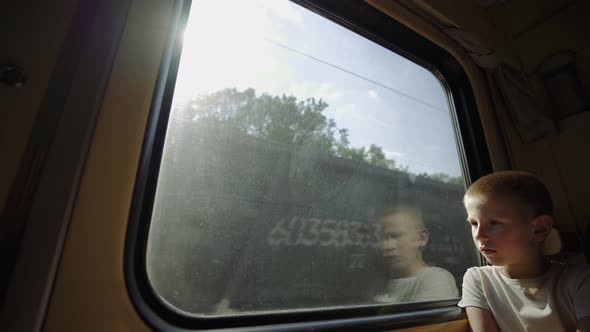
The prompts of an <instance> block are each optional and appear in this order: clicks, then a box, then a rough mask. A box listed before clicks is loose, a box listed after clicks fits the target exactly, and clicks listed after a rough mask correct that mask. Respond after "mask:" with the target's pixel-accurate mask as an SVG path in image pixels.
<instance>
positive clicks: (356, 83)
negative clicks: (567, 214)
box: [173, 0, 461, 176]
mask: <svg viewBox="0 0 590 332" xmlns="http://www.w3.org/2000/svg"><path fill="white" fill-rule="evenodd" d="M225 88H236V89H238V90H239V91H243V90H245V89H247V88H254V89H255V90H256V93H257V95H260V94H262V93H268V94H270V95H276V96H280V95H283V94H285V95H293V96H295V97H297V99H298V100H304V99H307V98H312V97H313V98H316V99H319V98H321V99H323V100H324V101H326V102H327V103H328V105H329V107H328V108H327V109H326V110H325V111H324V114H325V115H326V116H327V117H328V118H332V119H334V120H335V121H336V125H337V127H338V128H346V129H348V132H349V134H350V136H349V140H350V144H351V146H353V147H363V146H364V147H369V146H370V145H371V144H375V145H378V146H380V147H382V148H383V151H384V152H385V154H386V156H387V158H389V159H393V160H395V162H396V165H405V166H408V168H409V170H410V171H412V172H415V173H420V172H427V173H435V172H442V173H446V174H449V175H451V176H458V175H461V170H460V164H459V159H458V155H457V148H456V145H455V138H454V135H453V131H452V127H451V122H450V116H449V111H448V102H447V98H446V96H445V93H444V90H443V88H442V85H441V83H440V82H439V81H438V80H437V79H436V77H435V76H434V75H433V74H432V73H430V72H429V71H428V70H426V69H424V68H423V67H421V66H419V65H417V64H415V63H413V62H411V61H409V60H407V59H405V58H403V57H401V56H399V55H397V54H396V53H394V52H392V51H390V50H388V49H386V48H383V47H382V46H380V45H378V44H375V43H374V42H372V41H370V40H368V39H365V38H364V37H362V36H360V35H357V34H356V33H354V32H352V31H350V30H347V29H345V28H343V27H341V26H339V25H338V24H336V23H334V22H331V21H329V20H327V19H325V18H323V17H321V16H319V15H317V14H315V13H313V12H311V11H308V10H307V9H305V8H302V7H300V6H298V5H296V4H293V3H291V2H289V1H283V0H233V1H230V0H210V1H203V0H194V1H193V3H192V8H191V12H190V17H189V22H188V25H187V28H186V30H185V33H184V40H183V51H182V56H181V63H180V68H179V74H178V79H177V83H176V88H175V95H174V101H173V104H174V105H182V104H184V103H186V102H187V101H188V100H190V99H191V98H194V97H196V96H199V95H203V94H209V93H213V92H216V91H219V90H222V89H225ZM174 108H175V106H173V109H174Z"/></svg>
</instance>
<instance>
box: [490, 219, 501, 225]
mask: <svg viewBox="0 0 590 332" xmlns="http://www.w3.org/2000/svg"><path fill="white" fill-rule="evenodd" d="M490 224H491V225H500V224H502V223H501V222H499V221H498V220H491V221H490Z"/></svg>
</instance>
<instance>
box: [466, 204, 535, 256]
mask: <svg viewBox="0 0 590 332" xmlns="http://www.w3.org/2000/svg"><path fill="white" fill-rule="evenodd" d="M465 208H466V209H467V221H468V222H469V223H470V224H471V235H472V236H473V242H474V243H475V245H476V247H477V249H478V250H479V251H480V252H481V253H482V254H483V255H484V256H485V258H486V259H487V260H488V262H490V263H491V264H493V265H498V266H510V265H519V264H523V263H526V262H527V261H529V260H530V259H531V257H534V255H536V254H538V252H539V242H538V236H535V230H534V227H533V223H532V218H530V217H528V216H527V215H526V214H525V213H524V212H523V210H522V208H519V206H518V203H516V202H514V200H510V199H508V198H492V197H487V196H486V195H472V196H468V197H466V198H465Z"/></svg>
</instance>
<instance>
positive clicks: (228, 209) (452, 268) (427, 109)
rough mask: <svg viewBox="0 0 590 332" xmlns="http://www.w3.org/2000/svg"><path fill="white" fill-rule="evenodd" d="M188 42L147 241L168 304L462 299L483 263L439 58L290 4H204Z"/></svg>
mask: <svg viewBox="0 0 590 332" xmlns="http://www.w3.org/2000/svg"><path fill="white" fill-rule="evenodd" d="M228 8H231V10H228ZM183 38H184V40H183V50H182V55H181V58H180V66H179V69H178V77H177V79H176V87H175V89H174V95H173V101H172V107H171V111H170V115H169V118H168V119H167V121H168V122H167V129H166V134H165V139H164V143H163V152H162V157H161V161H159V172H158V176H157V183H156V185H155V194H154V198H153V207H152V209H151V211H150V212H151V213H150V216H149V219H150V223H149V231H148V235H147V244H146V251H145V252H146V257H145V264H146V270H147V271H146V273H147V279H148V280H149V284H150V287H151V289H152V291H153V293H154V294H155V295H156V297H157V299H158V300H159V301H161V303H163V304H165V306H166V307H167V308H169V309H170V310H172V311H174V312H176V313H180V314H182V315H184V316H189V317H197V318H207V317H211V318H215V317H226V316H241V315H251V314H256V313H268V312H277V313H281V312H301V311H309V310H312V311H313V310H316V309H322V308H332V309H334V308H348V307H359V306H375V305H394V306H393V307H395V305H400V306H401V305H404V304H408V303H429V302H432V301H438V300H449V299H451V300H452V299H457V298H458V297H459V292H458V289H460V282H461V277H462V276H463V273H464V272H465V270H466V269H467V268H468V267H469V266H473V265H477V264H478V258H477V255H476V252H475V250H474V248H473V245H472V243H471V240H470V234H469V230H468V228H467V226H466V223H465V222H464V219H465V215H464V211H463V208H462V203H461V202H462V195H463V193H464V188H465V180H464V176H463V171H462V169H464V168H462V167H463V166H464V164H463V163H464V161H463V160H462V156H461V155H460V153H459V151H460V149H461V146H462V145H461V144H462V142H460V140H458V139H457V138H456V135H455V132H456V127H454V126H455V123H454V109H453V103H454V101H453V100H452V99H451V97H450V93H449V91H448V89H447V88H446V86H445V85H444V84H443V83H441V80H439V78H438V76H437V75H434V74H433V72H432V70H431V69H430V68H429V67H428V66H426V65H424V64H422V63H419V62H415V61H410V60H409V59H408V58H407V57H403V56H400V55H399V54H397V53H396V52H393V51H392V50H391V49H389V48H386V47H383V46H381V45H380V44H378V43H375V42H374V41H372V40H369V39H367V38H365V37H363V36H361V35H359V34H357V33H355V32H353V31H351V30H349V29H346V28H344V27H342V26H341V25H339V24H336V23H334V22H333V21H331V20H328V19H326V18H324V17H322V16H320V15H317V14H316V13H314V12H312V11H309V10H308V9H306V8H304V7H301V6H299V5H297V4H294V3H291V2H288V1H275V0H268V1H255V0H252V1H244V0H239V1H225V0H224V1H220V0H210V1H204V0H203V1H194V2H193V4H192V7H191V10H190V16H189V19H188V24H187V27H186V30H185V32H184V37H183Z"/></svg>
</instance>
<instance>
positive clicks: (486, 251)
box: [479, 248, 496, 255]
mask: <svg viewBox="0 0 590 332" xmlns="http://www.w3.org/2000/svg"><path fill="white" fill-rule="evenodd" d="M479 251H481V253H482V254H484V255H491V254H494V253H496V250H494V249H490V248H479Z"/></svg>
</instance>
